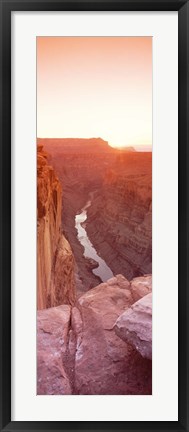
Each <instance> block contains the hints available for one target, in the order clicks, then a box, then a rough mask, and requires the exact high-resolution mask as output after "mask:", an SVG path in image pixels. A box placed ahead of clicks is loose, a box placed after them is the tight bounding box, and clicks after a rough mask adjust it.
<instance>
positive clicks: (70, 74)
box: [37, 37, 152, 147]
mask: <svg viewBox="0 0 189 432" xmlns="http://www.w3.org/2000/svg"><path fill="white" fill-rule="evenodd" d="M37 89H38V93H37V135H38V137H49V138H50V137H51V138H58V137H59V138H60V137H62V138H63V137H73V138H74V137H75V138H77V137H83V138H87V137H94V136H100V137H102V138H103V139H105V140H107V141H108V142H109V143H110V145H111V146H112V147H125V146H126V147H127V146H134V145H135V146H136V145H143V144H144V143H145V144H148V145H149V144H151V141H152V38H151V37H37Z"/></svg>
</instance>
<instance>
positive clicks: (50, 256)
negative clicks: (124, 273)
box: [37, 146, 75, 309]
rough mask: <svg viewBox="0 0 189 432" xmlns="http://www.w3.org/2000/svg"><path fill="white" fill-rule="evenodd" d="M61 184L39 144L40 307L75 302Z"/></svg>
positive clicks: (38, 293) (38, 278)
mask: <svg viewBox="0 0 189 432" xmlns="http://www.w3.org/2000/svg"><path fill="white" fill-rule="evenodd" d="M61 221H62V187H61V184H60V182H59V180H58V178H57V177H56V174H55V172H54V169H53V168H52V167H51V166H50V165H49V164H48V162H47V154H46V153H45V152H44V151H43V148H42V146H38V148H37V307H38V309H44V308H49V307H53V306H58V305H60V304H62V303H68V304H74V302H75V278H74V257H73V254H72V250H71V247H70V245H69V243H68V241H67V240H66V238H65V237H64V235H63V234H62V231H61Z"/></svg>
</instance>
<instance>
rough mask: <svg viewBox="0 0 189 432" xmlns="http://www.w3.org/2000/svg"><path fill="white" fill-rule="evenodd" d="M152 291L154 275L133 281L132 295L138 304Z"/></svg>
mask: <svg viewBox="0 0 189 432" xmlns="http://www.w3.org/2000/svg"><path fill="white" fill-rule="evenodd" d="M151 291H152V275H144V276H141V277H138V278H134V279H133V280H132V281H131V293H132V296H133V300H134V301H135V302H136V301H137V300H139V299H140V298H142V297H144V296H145V295H147V294H149V293H150V292H151Z"/></svg>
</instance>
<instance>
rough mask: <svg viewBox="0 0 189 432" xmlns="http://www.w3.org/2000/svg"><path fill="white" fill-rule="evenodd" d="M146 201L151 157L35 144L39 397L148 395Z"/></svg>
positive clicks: (75, 144) (77, 142)
mask: <svg viewBox="0 0 189 432" xmlns="http://www.w3.org/2000/svg"><path fill="white" fill-rule="evenodd" d="M151 195H152V187H151V153H142V152H141V153H137V152H135V151H134V149H133V148H129V149H127V150H123V149H122V150H118V149H113V148H111V147H110V146H109V145H108V143H107V142H106V141H103V140H102V139H101V138H91V139H85V140H83V139H38V146H37V279H38V280H37V284H38V288H37V294H38V305H37V307H38V312H37V330H38V333H37V369H38V370H37V381H38V384H37V393H38V394H41V395H43V394H62V395H63V394H75V395H77V394H78V395H79V394H102V395H103V394H104V395H105V394H151V392H152V372H151V367H152V361H151V346H152V340H151V334H152V328H151V323H152V317H151V309H150V305H151V297H150V296H151V290H152V277H151V271H152V259H151V243H152V238H151V232H152V229H151V215H152V197H151ZM83 216H84V217H83ZM89 249H90V250H89ZM91 251H92V252H91ZM94 251H95V252H94ZM89 252H90V253H89ZM100 263H101V264H102V269H100ZM105 265H106V266H107V268H108V269H109V270H108V273H106V271H107V270H106V271H105ZM99 269H100V271H96V270H99ZM109 271H110V273H109ZM103 272H104V273H103ZM109 275H110V276H109ZM140 301H143V303H142V304H141V303H140ZM138 303H139V305H138ZM125 314H127V315H125ZM141 322H142V326H140V323H141ZM140 327H141V328H142V329H143V330H142V333H141V332H140Z"/></svg>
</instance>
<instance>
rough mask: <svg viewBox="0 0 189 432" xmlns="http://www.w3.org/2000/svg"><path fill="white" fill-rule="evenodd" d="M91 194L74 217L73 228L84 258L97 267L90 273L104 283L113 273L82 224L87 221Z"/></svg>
mask: <svg viewBox="0 0 189 432" xmlns="http://www.w3.org/2000/svg"><path fill="white" fill-rule="evenodd" d="M91 199H92V193H91V194H90V199H89V200H88V201H87V203H86V205H85V206H84V207H83V208H82V210H81V213H79V214H77V215H76V216H75V227H76V229H77V238H78V240H79V242H80V243H81V245H82V246H83V247H84V257H85V258H90V259H92V260H95V261H96V263H97V265H98V266H97V267H96V268H94V269H93V270H92V272H93V273H94V274H95V275H96V276H98V277H100V279H101V280H102V282H106V281H107V280H108V279H110V278H111V277H113V276H114V275H113V273H112V271H111V269H110V267H108V265H107V264H106V262H105V261H104V260H103V259H102V258H101V257H100V256H99V255H98V254H97V251H96V249H95V248H94V246H93V245H92V243H91V241H90V240H89V238H88V235H87V232H86V230H85V227H84V222H86V220H87V209H88V208H89V207H90V205H91Z"/></svg>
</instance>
